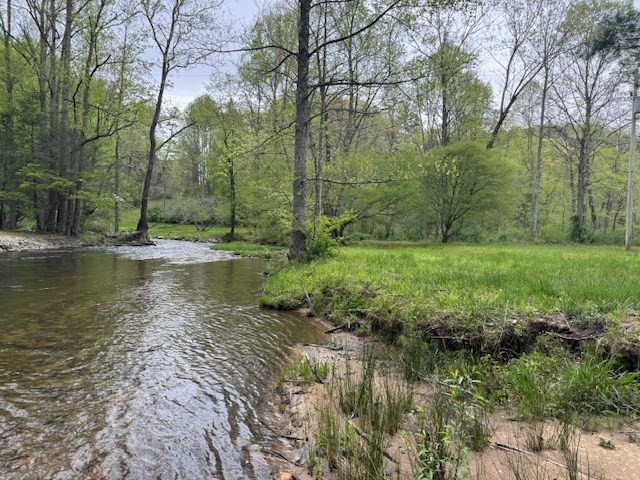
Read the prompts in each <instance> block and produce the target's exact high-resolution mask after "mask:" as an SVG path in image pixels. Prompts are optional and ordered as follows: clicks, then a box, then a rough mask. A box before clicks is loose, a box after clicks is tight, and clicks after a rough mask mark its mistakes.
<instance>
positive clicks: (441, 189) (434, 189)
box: [422, 142, 515, 242]
mask: <svg viewBox="0 0 640 480" xmlns="http://www.w3.org/2000/svg"><path fill="white" fill-rule="evenodd" d="M514 173H515V170H514V167H513V165H512V164H510V163H509V162H505V159H503V158H502V159H499V158H498V157H497V155H496V154H495V153H494V152H492V151H490V150H487V148H486V147H485V146H484V145H482V144H480V143H472V142H460V143H457V144H454V145H451V146H448V147H442V148H438V149H435V150H433V151H431V152H429V154H428V155H427V157H426V159H425V164H424V166H423V172H422V177H423V183H424V189H425V200H426V206H427V209H428V212H429V214H430V215H431V216H432V217H433V219H434V222H435V224H436V226H437V229H438V232H439V235H440V239H441V240H442V241H443V242H447V241H449V240H450V239H451V238H452V237H454V236H455V235H456V234H459V233H460V231H461V225H462V224H463V223H464V222H468V221H469V219H470V218H473V219H474V223H476V224H478V223H479V224H482V217H483V216H485V215H487V214H489V212H491V215H490V217H491V218H493V219H495V218H500V216H501V215H504V216H505V217H506V215H507V213H508V207H509V201H510V194H509V192H510V191H512V190H513V187H514V184H513V174H514Z"/></svg>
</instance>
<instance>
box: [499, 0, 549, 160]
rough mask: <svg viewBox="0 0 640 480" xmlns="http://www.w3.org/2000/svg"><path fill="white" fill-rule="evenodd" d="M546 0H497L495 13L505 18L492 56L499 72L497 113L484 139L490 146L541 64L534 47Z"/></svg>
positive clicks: (542, 62)
mask: <svg viewBox="0 0 640 480" xmlns="http://www.w3.org/2000/svg"><path fill="white" fill-rule="evenodd" d="M545 2H547V0H533V1H530V0H500V1H499V2H498V9H497V15H498V17H499V18H500V19H501V21H504V27H506V28H504V34H503V35H495V36H494V43H493V44H492V46H491V48H492V50H491V54H490V55H491V56H492V57H493V60H494V61H495V62H496V64H497V65H498V71H499V72H500V74H501V79H500V81H501V85H500V90H499V92H500V93H499V100H498V103H499V106H498V115H497V119H496V121H495V124H494V126H493V128H492V129H491V134H490V136H489V140H488V142H487V148H493V146H494V145H495V142H496V140H497V139H498V134H499V133H500V130H501V129H502V127H503V125H504V123H505V121H506V119H507V117H508V116H509V114H510V112H511V109H512V108H513V106H514V105H515V103H516V101H517V100H518V98H519V97H520V95H521V94H522V92H523V91H525V89H526V88H527V86H528V85H529V84H530V83H531V82H532V81H533V80H534V78H536V76H537V75H538V73H539V72H540V71H541V70H542V69H543V67H544V61H543V59H542V57H540V56H539V55H538V54H537V53H536V52H535V49H533V48H532V45H531V39H532V38H533V37H534V31H535V28H536V21H537V19H538V18H539V17H540V16H541V11H542V7H543V5H544V4H545Z"/></svg>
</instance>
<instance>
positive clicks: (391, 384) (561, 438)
mask: <svg viewBox="0 0 640 480" xmlns="http://www.w3.org/2000/svg"><path fill="white" fill-rule="evenodd" d="M371 352H376V353H375V354H374V355H370V354H371ZM396 353H397V352H396ZM397 360H398V359H397V357H396V356H395V354H394V352H393V351H392V350H389V349H388V348H387V347H386V346H384V345H383V344H380V343H379V342H377V341H376V340H375V339H374V338H372V337H361V336H356V335H353V334H351V333H347V332H341V331H338V332H334V333H331V334H330V339H329V340H328V342H327V343H326V344H323V345H301V346H300V347H299V348H298V350H297V352H296V354H295V356H294V360H293V361H292V363H291V364H290V366H289V367H288V368H287V369H285V370H284V371H283V373H282V374H281V376H280V378H279V379H278V382H277V385H275V386H274V392H275V393H274V399H273V401H272V403H273V405H274V409H276V410H277V412H273V413H272V415H273V419H274V429H275V430H276V431H278V432H279V441H278V442H277V444H276V445H274V450H273V452H270V453H271V456H272V457H273V458H274V459H275V464H276V467H275V468H274V469H273V471H277V472H279V473H278V475H277V476H276V477H275V478H278V479H291V478H297V479H299V480H319V479H325V480H337V479H347V480H348V479H353V480H356V479H361V478H380V479H387V478H388V479H409V478H414V479H423V478H442V479H456V478H473V479H476V480H494V479H499V480H511V479H518V478H532V479H534V478H535V479H539V480H551V479H565V478H566V479H568V480H571V479H574V478H575V479H584V480H587V479H607V480H626V479H627V478H632V477H633V476H634V475H635V460H636V458H637V456H638V455H639V454H640V445H639V441H640V424H639V423H638V421H637V417H636V416H633V415H632V416H616V415H613V416H611V415H610V414H607V413H606V412H592V413H591V414H584V412H583V413H582V414H581V415H578V416H575V415H573V414H572V415H568V416H566V417H562V418H559V417H546V416H544V415H543V416H541V417H540V418H538V417H536V418H532V417H531V416H530V415H528V414H525V413H524V411H523V410H522V409H521V408H520V406H519V402H517V401H516V399H515V398H513V399H512V400H513V401H512V402H509V401H507V400H506V399H505V398H503V399H502V400H497V399H495V398H494V399H491V398H489V397H490V396H489V395H488V391H487V390H485V389H484V388H483V385H482V382H481V381H479V380H477V379H476V378H473V374H471V375H470V374H469V373H468V372H466V371H461V370H457V369H452V365H453V364H452V363H449V361H446V362H444V363H445V364H443V366H442V368H441V369H436V371H435V372H434V373H433V374H432V375H430V376H429V377H426V376H424V377H422V378H420V379H418V380H417V381H414V382H409V381H407V380H406V378H405V377H404V375H403V365H401V364H400V363H398V362H397ZM476 367H478V366H477V365H476ZM485 367H486V365H485ZM479 376H484V373H480V374H479ZM538 400H540V399H538ZM392 422H395V423H393V424H392ZM379 426H382V428H381V429H379ZM432 474H433V475H434V476H433V477H430V476H429V475H432Z"/></svg>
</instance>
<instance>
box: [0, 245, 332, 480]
mask: <svg viewBox="0 0 640 480" xmlns="http://www.w3.org/2000/svg"><path fill="white" fill-rule="evenodd" d="M262 266H263V265H262V264H261V263H260V262H258V261H255V260H247V259H233V260H228V255H226V254H219V253H216V252H213V251H211V250H210V249H208V248H207V247H206V246H205V245H201V244H193V243H186V242H173V241H164V242H161V244H160V245H159V247H149V248H138V249H126V248H125V249H102V250H100V249H83V250H77V251H72V252H55V253H50V252H49V253H47V252H44V253H38V254H33V253H29V254H3V255H0V299H1V300H2V302H1V305H0V478H3V479H4V478H10V479H13V478H16V479H19V478H20V479H22V478H26V479H30V478H34V479H39V478H58V479H67V478H69V479H71V478H73V479H75V478H107V479H119V478H134V479H138V478H163V479H164V478H180V479H201V478H202V479H204V478H218V479H244V478H257V479H263V478H264V479H266V478H269V474H268V471H267V469H266V466H265V463H264V460H263V459H262V456H261V454H260V448H261V447H260V446H261V444H262V443H263V442H264V441H265V439H266V438H268V437H269V435H270V432H269V429H268V427H267V426H266V422H265V421H264V419H263V418H261V416H260V412H261V407H264V404H263V402H264V398H265V393H266V388H267V387H268V385H267V382H268V380H269V378H272V375H273V374H274V372H275V371H276V370H277V368H278V367H279V366H280V365H281V364H282V362H283V359H284V358H285V357H286V355H287V352H288V349H289V348H290V347H291V346H292V345H293V344H294V343H295V342H301V341H302V342H317V341H320V337H321V333H320V327H319V326H317V325H314V324H313V323H310V322H309V321H308V320H305V319H301V318H298V317H296V316H294V315H283V314H278V313H275V312H267V311H261V310H259V309H258V308H257V307H256V306H255V305H256V293H257V291H258V289H259V287H260V283H261V281H262V278H261V276H260V271H261V267H262Z"/></svg>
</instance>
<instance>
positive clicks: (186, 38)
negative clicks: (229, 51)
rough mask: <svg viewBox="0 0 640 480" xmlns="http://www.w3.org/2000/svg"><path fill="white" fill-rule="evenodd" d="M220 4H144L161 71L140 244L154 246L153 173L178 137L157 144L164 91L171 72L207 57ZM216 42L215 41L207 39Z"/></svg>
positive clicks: (148, 0)
mask: <svg viewBox="0 0 640 480" xmlns="http://www.w3.org/2000/svg"><path fill="white" fill-rule="evenodd" d="M219 6H220V2H213V3H200V2H199V1H197V0H166V1H165V0H144V1H143V2H142V13H143V16H144V19H145V20H146V23H147V25H148V28H149V33H150V36H151V41H152V45H153V47H154V48H155V49H156V53H157V54H158V56H159V59H158V64H159V68H160V74H159V80H158V86H157V93H156V96H155V101H154V109H153V116H152V118H151V124H150V125H149V152H148V155H147V169H146V174H145V177H144V184H143V187H142V197H141V202H140V219H139V220H138V226H137V227H136V230H137V236H138V242H139V243H140V244H142V245H146V244H151V243H153V242H151V241H150V240H149V224H148V221H147V216H148V208H149V195H150V192H151V180H152V178H153V169H154V166H155V163H156V160H157V155H158V151H159V150H160V149H161V148H162V147H163V146H164V145H166V144H167V142H168V141H169V140H171V138H172V137H173V136H175V135H177V134H178V133H179V132H180V131H181V130H182V129H184V128H186V127H183V128H182V129H180V130H179V131H178V132H174V133H173V134H172V136H171V137H170V138H169V139H166V140H164V141H161V142H158V138H157V130H158V127H159V126H160V124H161V122H162V118H161V114H162V107H163V102H164V95H165V90H166V88H167V84H168V81H169V76H170V74H171V73H172V72H175V71H177V70H181V69H185V68H188V67H190V66H193V65H194V64H196V63H199V62H202V61H203V59H204V58H205V57H206V52H208V51H210V50H205V49H204V46H205V40H204V38H203V35H204V34H205V33H212V27H213V26H214V17H213V11H214V9H216V8H218V7H219ZM208 40H210V41H213V39H212V38H210V39H208Z"/></svg>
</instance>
